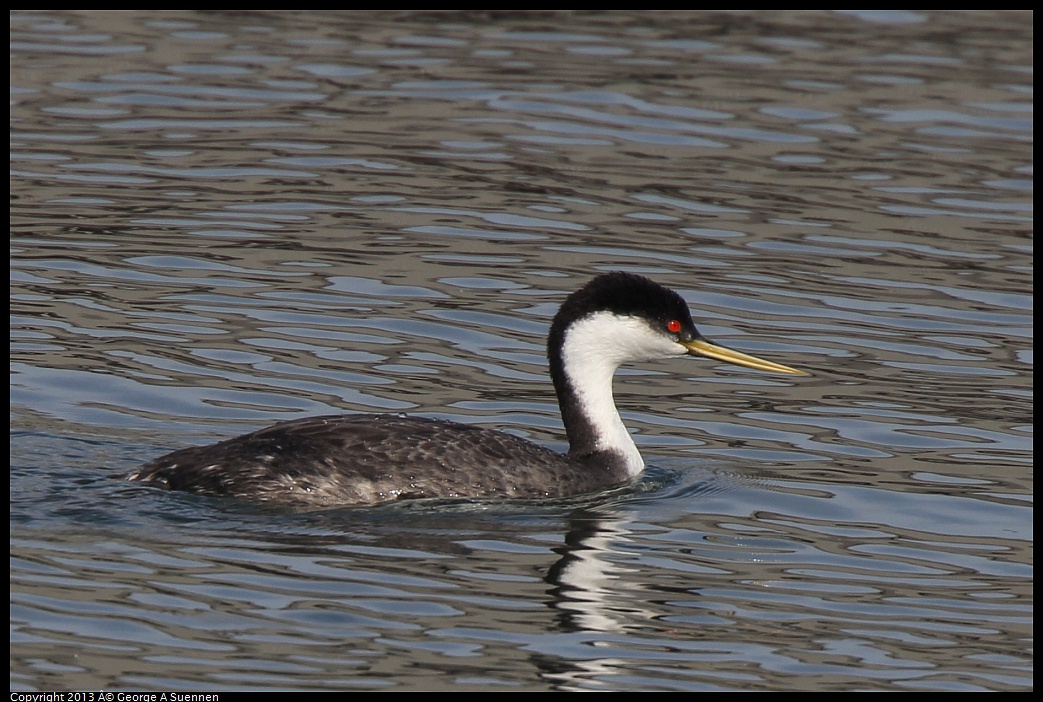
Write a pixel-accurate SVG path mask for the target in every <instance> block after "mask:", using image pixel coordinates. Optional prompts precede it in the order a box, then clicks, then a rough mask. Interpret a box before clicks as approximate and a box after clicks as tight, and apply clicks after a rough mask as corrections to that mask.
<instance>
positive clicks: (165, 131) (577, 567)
mask: <svg viewBox="0 0 1043 702" xmlns="http://www.w3.org/2000/svg"><path fill="white" fill-rule="evenodd" d="M1031 21H1032V15H1031V14H1025V13H1017V12H993V13H974V14H966V13H953V12H938V13H914V12H888V13H826V12H759V13H701V12H700V13H695V12H688V13H667V12H655V13H649V12H643V13H642V12H619V13H531V14H529V13H523V14H517V13H511V12H490V13H483V12H476V13H437V12H429V13H419V14H415V13H407V12H386V13H369V12H351V13H312V12H296V13H294V12H285V13H258V12H231V13H224V12H164V13H156V12H149V11H128V12H106V13H96V12H22V11H18V12H15V13H13V14H12V15H11V31H12V37H11V52H12V59H11V84H12V105H11V139H12V147H11V158H12V175H11V239H12V243H11V245H12V253H11V318H12V331H11V356H12V358H11V501H10V519H11V605H12V610H11V611H12V613H11V624H12V626H11V648H12V656H11V687H12V689H18V690H31V689H32V690H72V689H93V690H97V689H151V690H161V689H162V690H175V689H176V690H203V689H207V690H232V689H244V688H250V689H259V690H267V689H285V688H308V689H353V688H357V689H380V690H383V689H387V690H417V689H452V690H490V689H505V690H552V689H554V690H559V689H582V690H594V689H597V690H637V689H642V690H718V689H720V690H861V689H873V690H932V691H937V690H1025V689H1031V686H1032V672H1033V666H1032V653H1031V651H1032V621H1033V618H1032V599H1033V598H1032V507H1031V505H1032V473H1031V462H1032V439H1031V425H1032V392H1031V383H1032V372H1031V368H1032V365H1031V364H1032V353H1031V348H1032V346H1031V344H1032V339H1031V337H1032V311H1031V309H1032V263H1031V254H1032V250H1031V230H1032V165H1031V161H1032V30H1031ZM615 269H623V270H628V271H633V272H638V273H642V274H645V275H649V276H651V277H653V278H655V279H656V280H658V281H660V282H662V283H664V284H667V285H669V286H671V287H673V288H675V289H677V290H678V291H679V292H681V293H682V294H683V295H684V297H685V298H686V299H687V300H688V301H689V302H690V304H691V306H692V309H693V312H694V314H695V316H696V318H697V322H698V324H699V326H700V329H701V331H703V333H704V334H706V335H707V336H708V337H710V338H711V339H714V340H716V341H718V342H721V343H724V344H726V345H729V346H733V347H735V348H738V349H740V350H743V351H747V352H750V353H754V354H756V355H759V356H763V357H766V358H770V359H772V360H775V361H778V362H780V363H784V364H787V365H792V366H797V367H801V368H804V369H807V370H809V371H810V372H811V373H812V374H813V375H812V376H811V377H809V378H801V377H783V376H772V375H768V374H763V373H757V372H755V371H749V370H744V369H738V368H732V367H726V366H721V365H720V364H717V363H713V362H709V361H696V360H694V359H678V360H674V361H669V362H662V363H654V364H642V365H639V366H635V367H631V368H628V369H626V370H625V371H624V372H622V373H621V374H620V375H619V376H617V380H616V392H617V401H618V404H619V405H620V408H621V410H622V413H623V416H624V419H625V421H626V422H627V424H628V426H629V427H630V428H631V430H632V431H633V432H634V433H635V438H636V440H637V442H638V444H639V446H640V447H641V449H642V451H643V453H644V454H645V457H646V460H647V461H648V462H649V463H650V464H651V467H650V469H649V470H648V472H647V473H646V475H645V476H644V477H643V478H642V479H641V480H640V481H638V482H637V483H636V484H634V485H632V486H629V487H627V488H625V489H620V490H615V491H610V492H608V493H604V494H600V495H590V496H584V497H582V498H577V499H573V500H567V501H562V502H556V503H550V504H524V503H516V504H403V505H392V506H386V507H380V508H375V509H341V510H330V511H324V512H312V513H304V514H294V513H286V512H282V511H279V510H272V509H265V508H260V507H257V506H253V505H249V504H243V503H234V502H228V501H222V500H213V499H206V498H200V497H196V496H192V495H183V494H176V493H165V492H160V491H156V490H153V489H150V488H147V487H144V486H140V485H135V484H128V483H126V482H125V481H123V480H121V478H120V476H121V475H123V474H125V473H126V472H129V471H130V470H131V469H133V468H134V467H135V466H136V465H137V464H139V463H140V462H142V461H145V460H148V459H150V458H153V457H155V456H157V455H159V454H161V453H163V452H165V451H168V450H170V449H174V448H179V447H183V446H187V445H191V444H201V443H206V442H209V441H214V440H217V439H220V438H226V437H229V436H232V435H235V434H237V433H241V432H243V431H247V430H250V429H254V428H259V427H261V426H264V425H266V424H269V423H271V422H274V421H278V420H282V419H290V418H294V417H301V416H307V415H313V414H322V413H339V412H374V411H379V412H412V413H418V414H424V415H428V416H439V417H445V418H450V419H455V420H459V421H466V422H473V423H480V424H483V425H489V426H496V427H501V428H505V429H507V430H509V431H512V432H515V433H518V434H520V435H523V436H526V437H528V438H530V439H532V440H534V441H539V442H542V443H545V444H548V445H551V446H555V447H557V448H561V447H563V443H562V436H563V435H562V431H561V424H560V419H559V417H558V412H557V407H556V405H555V402H554V398H553V392H552V389H551V386H550V383H549V380H548V378H547V376H546V369H545V361H544V355H543V354H544V350H543V346H544V336H545V334H546V329H547V325H548V323H549V320H550V317H551V316H552V315H553V313H554V311H555V310H556V308H557V305H558V304H559V303H560V301H561V300H562V299H563V298H564V296H565V295H566V294H567V293H568V292H569V291H571V290H573V289H575V288H576V287H578V286H579V285H581V284H582V283H583V282H584V281H585V280H587V279H588V278H590V277H591V276H593V275H596V274H597V273H599V272H602V271H606V270H615Z"/></svg>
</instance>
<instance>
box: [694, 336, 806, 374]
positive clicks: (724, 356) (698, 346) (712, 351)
mask: <svg viewBox="0 0 1043 702" xmlns="http://www.w3.org/2000/svg"><path fill="white" fill-rule="evenodd" d="M680 343H681V345H682V346H684V347H685V348H686V349H688V355H689V356H706V357H707V358H714V359H717V360H718V361H725V362H726V363H734V364H735V365H737V366H746V367H747V368H756V369H757V370H762V371H769V372H771V373H788V374H790V375H811V374H810V373H808V372H806V371H802V370H797V369H796V368H790V367H789V366H784V365H782V364H781V363H772V362H771V361H765V360H764V359H762V358H757V357H756V356H748V355H747V354H744V353H740V352H739V351H732V350H731V349H726V348H725V347H723V346H718V345H717V344H711V343H710V342H709V341H707V340H706V339H693V340H692V341H682V342H680Z"/></svg>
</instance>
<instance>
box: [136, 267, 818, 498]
mask: <svg viewBox="0 0 1043 702" xmlns="http://www.w3.org/2000/svg"><path fill="white" fill-rule="evenodd" d="M686 354H688V355H693V356H706V357H708V358H713V359H716V360H719V361H726V362H728V363H734V364H738V365H740V366H747V367H750V368H756V369H759V370H764V371H772V372H776V373H790V374H795V375H807V374H806V373H805V372H804V371H800V370H796V369H794V368H789V367H787V366H783V365H780V364H778V363H772V362H771V361H765V360H762V359H759V358H755V357H753V356H747V355H746V354H744V353H739V352H738V351H732V350H731V349H727V348H724V347H722V346H717V345H716V344H712V343H710V342H709V341H707V340H706V339H704V338H703V337H702V335H700V334H699V331H698V330H697V329H696V328H695V324H694V323H693V322H692V316H691V313H690V312H689V311H688V305H687V304H686V303H685V301H684V300H683V299H682V298H681V296H680V295H678V294H677V293H675V292H674V291H672V290H669V289H667V288H665V287H663V286H661V285H659V284H657V283H654V282H652V281H651V280H648V279H647V278H643V277H641V276H638V275H633V274H630V273H622V272H615V273H606V274H604V275H600V276H598V277H596V278H594V279H593V280H591V281H590V282H588V283H587V284H586V285H584V286H583V287H582V288H580V289H579V290H578V291H576V292H574V293H573V294H571V295H569V297H568V298H566V300H565V302H564V303H563V304H562V305H561V309H559V310H558V313H557V314H556V315H555V316H554V321H553V322H552V323H551V328H550V335H549V336H548V338H547V357H548V359H549V361H550V374H551V379H552V380H553V382H554V390H555V392H556V393H557V395H558V406H559V407H560V408H561V418H562V421H563V423H564V424H565V433H566V434H567V435H568V440H569V451H568V453H567V454H559V453H556V452H555V451H552V450H550V449H547V448H544V447H542V446H538V445H537V444H534V443H532V442H530V441H526V440H525V439H521V438H519V437H516V436H513V435H511V434H506V433H503V432H500V431H495V430H493V429H485V428H482V427H478V426H473V425H468V424H458V423H455V422H448V421H442V420H438V419H426V418H421V417H405V416H401V415H372V414H364V415H341V416H329V417H312V418H308V419H297V420H291V421H288V422H281V423H279V424H275V425H274V426H271V427H269V428H267V429H261V430H260V431H256V432H253V433H251V434H245V435H243V436H239V437H236V438H234V439H229V440H227V441H222V442H220V443H217V444H213V445H211V446H202V447H196V448H186V449H181V450H180V451H174V452H173V453H171V454H168V455H166V456H163V457H162V458H158V459H156V460H154V461H152V462H150V463H147V464H145V465H143V466H141V467H140V468H139V469H138V470H137V471H135V472H134V473H132V474H131V475H130V476H128V477H129V479H130V480H137V481H140V482H145V483H150V484H153V485H157V486H160V487H164V488H167V489H171V490H185V491H188V492H195V493H200V494H205V495H215V496H229V497H241V498H249V499H253V500H261V501H266V502H271V503H281V504H287V505H296V506H311V507H322V506H334V505H372V504H377V503H381V502H388V501H392V500H403V499H416V498H425V497H442V498H455V497H459V498H481V499H537V498H553V497H565V496H569V495H578V494H581V493H585V492H592V491H595V490H599V489H603V488H608V487H612V486H614V485H619V484H621V483H625V482H626V481H628V480H630V479H632V478H634V477H635V476H637V475H638V474H640V473H641V471H642V470H643V469H644V467H645V464H644V461H643V460H642V458H641V454H640V453H638V450H637V446H635V445H634V440H633V439H632V438H631V437H630V434H629V433H628V432H627V429H626V427H624V426H623V422H622V420H621V419H620V417H619V412H618V411H617V410H616V405H615V401H614V400H613V397H612V376H613V374H614V373H615V371H616V369H617V368H618V367H619V366H620V365H621V364H623V363H626V362H627V361H646V360H651V359H655V358H669V357H671V356H683V355H686Z"/></svg>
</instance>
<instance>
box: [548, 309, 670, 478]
mask: <svg viewBox="0 0 1043 702" xmlns="http://www.w3.org/2000/svg"><path fill="white" fill-rule="evenodd" d="M684 353H685V348H684V347H683V346H681V345H680V344H678V343H676V342H674V341H673V340H671V339H670V338H668V337H666V336H665V335H662V334H659V333H656V332H654V331H653V330H652V329H650V328H649V326H648V325H647V324H646V323H645V322H644V321H642V320H640V319H638V318H636V317H621V316H617V315H614V314H612V313H609V312H597V313H595V314H592V315H590V316H587V317H584V318H583V319H580V320H578V321H576V322H574V323H573V324H571V325H570V326H569V327H568V329H566V330H565V333H564V337H563V338H562V340H561V349H560V368H559V369H558V372H556V373H555V374H554V382H555V388H556V390H557V392H558V403H559V405H560V406H561V412H562V420H563V421H564V422H565V429H566V432H567V433H568V436H569V454H570V455H572V456H577V457H585V456H592V455H594V454H598V455H599V457H602V458H603V459H604V460H606V461H609V462H611V463H613V464H619V465H620V466H621V467H622V469H623V470H624V471H625V472H626V474H627V475H628V476H630V477H634V476H636V475H638V474H639V473H640V472H641V471H642V470H644V467H645V462H644V460H643V459H642V458H641V454H640V453H639V452H638V450H637V446H636V445H635V444H634V440H633V439H632V438H631V437H630V432H628V431H627V428H626V427H625V426H624V425H623V420H622V419H621V418H620V416H619V411H618V410H617V409H616V403H615V400H614V398H613V396H612V377H613V375H614V374H615V372H616V369H617V368H619V366H620V365H621V364H623V363H626V362H627V361H640V360H649V359H653V358H663V357H669V356H678V355H683V354H684ZM551 367H552V371H553V370H554V368H555V362H554V359H552V361H551Z"/></svg>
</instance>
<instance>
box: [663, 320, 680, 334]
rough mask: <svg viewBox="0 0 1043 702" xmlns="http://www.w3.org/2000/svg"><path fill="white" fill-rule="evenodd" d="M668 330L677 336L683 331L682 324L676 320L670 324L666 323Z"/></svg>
mask: <svg viewBox="0 0 1043 702" xmlns="http://www.w3.org/2000/svg"><path fill="white" fill-rule="evenodd" d="M666 328H667V329H668V330H670V331H672V332H673V333H674V334H676V333H677V332H679V331H681V323H680V322H678V321H677V320H676V319H671V320H670V321H669V322H667V323H666Z"/></svg>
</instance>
